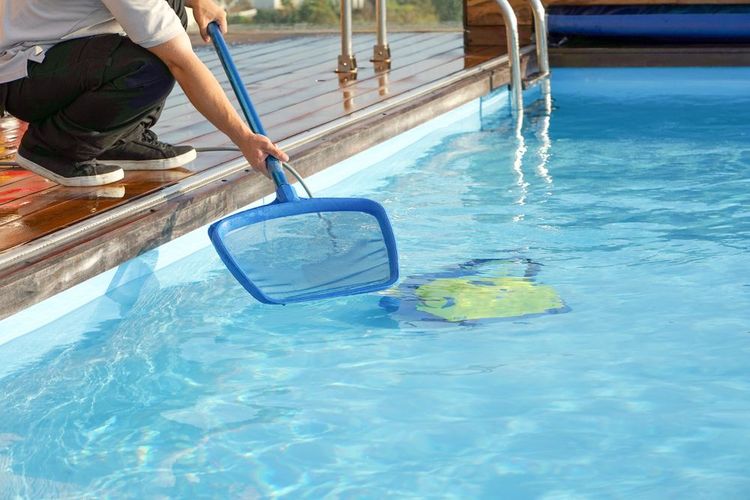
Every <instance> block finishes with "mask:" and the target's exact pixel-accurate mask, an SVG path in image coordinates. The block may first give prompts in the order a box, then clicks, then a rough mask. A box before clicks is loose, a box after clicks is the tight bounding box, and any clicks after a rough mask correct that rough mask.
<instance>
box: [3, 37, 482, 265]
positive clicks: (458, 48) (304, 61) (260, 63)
mask: <svg viewBox="0 0 750 500" xmlns="http://www.w3.org/2000/svg"><path fill="white" fill-rule="evenodd" d="M338 43H339V42H338V39H337V38H334V37H330V36H305V37H296V38H289V39H285V40H281V41H276V42H271V43H255V44H252V45H249V44H248V45H236V46H234V50H233V52H234V54H233V55H234V58H235V61H236V63H237V65H238V66H239V67H240V68H242V70H243V73H244V74H243V79H244V81H245V83H246V84H247V86H248V88H249V91H250V94H251V96H252V98H253V101H254V103H255V104H256V106H257V107H258V112H259V114H260V115H261V116H262V117H263V121H264V125H265V127H266V129H267V130H268V132H269V135H270V136H271V138H272V139H273V140H274V141H281V140H283V139H287V138H290V137H293V136H295V135H297V134H300V133H302V132H305V131H306V130H310V129H312V128H314V127H316V126H319V125H321V124H324V123H327V122H330V121H333V120H335V119H336V118H339V117H341V116H343V115H346V114H349V113H351V112H353V111H356V110H360V109H362V108H365V107H367V106H370V105H372V104H375V103H377V102H379V101H383V100H385V99H388V98H389V97H391V96H396V95H399V94H402V93H404V92H406V91H409V90H412V89H414V88H416V87H419V86H420V85H423V84H425V83H428V82H430V81H433V80H436V79H438V78H440V77H443V76H445V75H448V74H451V73H454V72H456V71H459V70H462V69H464V68H466V67H468V66H471V65H473V64H475V63H476V62H479V61H481V60H482V59H483V58H481V57H471V58H467V57H465V56H464V53H463V44H462V41H461V35H460V34H459V33H442V34H440V33H436V34H430V33H400V34H394V35H392V37H391V39H390V43H391V46H392V51H393V53H394V61H393V66H392V69H391V71H390V72H388V73H383V74H380V75H377V74H375V72H374V71H373V66H372V63H370V62H369V61H367V60H366V59H365V57H364V56H365V55H369V54H370V53H371V51H372V43H373V40H372V37H371V36H365V35H361V36H357V37H356V38H355V39H354V49H355V53H357V54H359V55H360V57H361V58H362V59H365V60H364V61H362V62H359V64H360V68H359V72H358V76H357V79H356V80H354V81H346V82H340V81H339V76H338V75H337V74H336V73H334V71H333V68H334V66H335V60H336V56H337V50H338V47H339V46H338ZM197 52H198V53H199V54H200V55H201V57H202V59H203V60H204V61H205V62H206V63H207V64H208V66H209V67H210V68H211V69H212V70H213V71H214V73H215V74H216V75H217V76H219V77H220V79H221V81H222V84H223V85H224V88H225V90H226V92H227V95H231V96H232V100H233V102H234V101H235V99H234V96H233V94H232V91H231V88H230V87H229V84H228V83H227V81H226V79H225V78H223V73H222V70H221V65H220V63H219V61H218V59H217V57H216V55H215V54H214V53H213V51H212V50H211V49H209V48H208V47H200V48H197ZM24 129H25V126H24V124H23V123H20V122H18V121H17V120H15V119H14V118H11V117H6V118H3V119H2V121H1V122H0V134H2V135H0V141H1V142H2V146H0V147H2V148H3V149H2V150H0V154H2V157H3V161H9V160H12V158H13V152H14V148H15V146H16V145H17V143H18V141H19V140H20V137H21V135H22V133H23V130H24ZM155 130H156V131H157V132H158V133H159V136H160V138H161V139H162V140H164V141H167V142H171V143H175V144H178V143H185V144H193V145H195V146H196V147H209V146H231V145H232V144H231V143H230V142H229V141H228V140H227V138H226V137H225V136H224V135H223V134H221V133H220V132H218V131H217V130H216V128H215V127H214V126H213V125H211V124H210V123H208V122H207V121H206V120H205V119H204V118H203V117H202V116H201V115H200V114H199V113H198V112H197V111H195V109H194V108H193V107H192V106H191V105H190V103H189V102H188V101H187V98H186V97H185V95H184V94H183V93H182V91H181V90H180V89H179V87H177V88H176V89H175V91H174V92H173V94H172V95H171V96H170V97H169V99H168V101H167V105H166V108H165V110H164V113H163V114H162V117H161V120H160V121H159V123H158V125H157V127H156V129H155ZM238 157H239V154H238V153H232V152H229V153H227V152H223V153H203V154H201V155H199V157H198V159H197V160H196V161H194V162H193V163H191V164H190V165H186V166H185V168H181V169H175V170H170V171H166V172H129V173H127V175H126V177H125V179H124V181H123V182H121V183H117V184H112V185H108V186H103V187H99V188H86V189H84V188H66V187H63V186H59V185H56V184H55V183H53V182H50V181H48V180H46V179H44V178H42V177H39V176H37V175H35V174H33V173H31V172H28V171H25V170H22V169H19V168H2V170H0V252H2V251H6V250H9V249H12V248H14V247H16V246H18V245H23V244H24V243H27V242H30V241H33V240H35V239H37V238H39V237H41V236H44V235H46V234H49V233H51V232H54V231H55V230H57V229H59V228H63V227H66V226H70V225H71V224H74V223H76V222H79V221H81V220H83V219H86V218H88V217H91V216H93V215H95V214H98V213H101V212H102V211H105V210H107V209H109V208H112V207H115V206H118V205H120V204H123V203H127V202H128V201H129V200H132V199H134V198H138V197H140V196H143V195H144V194H147V193H149V192H152V191H154V190H158V189H161V188H163V187H164V186H166V185H170V184H173V183H175V182H178V181H180V180H181V179H184V178H186V177H189V176H191V175H193V174H195V173H196V172H200V171H203V170H205V169H208V168H211V167H213V166H216V165H221V164H223V163H226V162H228V161H232V160H235V159H236V158H238Z"/></svg>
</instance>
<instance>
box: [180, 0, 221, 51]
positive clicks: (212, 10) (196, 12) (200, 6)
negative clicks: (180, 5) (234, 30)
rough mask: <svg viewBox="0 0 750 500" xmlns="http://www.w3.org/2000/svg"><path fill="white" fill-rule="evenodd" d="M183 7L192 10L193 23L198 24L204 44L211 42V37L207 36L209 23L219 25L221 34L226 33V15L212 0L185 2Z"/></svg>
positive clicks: (189, 0)
mask: <svg viewBox="0 0 750 500" xmlns="http://www.w3.org/2000/svg"><path fill="white" fill-rule="evenodd" d="M185 5H187V6H188V7H190V8H191V9H193V17H195V22H196V23H198V28H199V29H200V31H201V38H203V41H204V42H206V43H208V42H210V41H211V37H210V36H209V35H208V24H209V23H210V22H211V21H216V22H217V23H219V28H221V32H222V33H226V32H227V13H226V11H224V9H223V8H222V7H219V6H218V5H216V4H215V3H214V2H213V1H212V0H187V1H186V2H185Z"/></svg>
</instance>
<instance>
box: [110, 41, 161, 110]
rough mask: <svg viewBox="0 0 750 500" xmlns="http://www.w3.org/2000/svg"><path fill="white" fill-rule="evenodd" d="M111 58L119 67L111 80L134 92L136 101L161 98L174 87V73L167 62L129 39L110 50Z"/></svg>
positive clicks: (141, 103) (146, 102) (156, 101)
mask: <svg viewBox="0 0 750 500" xmlns="http://www.w3.org/2000/svg"><path fill="white" fill-rule="evenodd" d="M113 60H114V61H116V62H113V65H116V66H119V68H118V70H117V73H118V76H117V77H116V78H115V80H114V81H113V82H112V83H113V84H114V85H115V87H117V88H119V89H120V90H129V91H132V92H134V94H135V95H136V99H137V100H138V101H139V104H140V105H144V104H148V103H158V102H160V101H163V100H164V99H166V98H167V96H168V95H169V93H170V92H171V91H172V88H173V87H174V84H175V80H174V76H172V73H171V72H170V71H169V68H167V65H166V64H164V63H163V62H162V60H161V59H159V58H158V57H157V56H156V55H154V54H153V53H151V52H149V51H148V50H146V49H144V48H142V47H140V46H138V45H136V44H134V43H132V42H130V40H127V41H125V43H123V46H122V47H121V49H120V50H118V51H117V53H116V54H113Z"/></svg>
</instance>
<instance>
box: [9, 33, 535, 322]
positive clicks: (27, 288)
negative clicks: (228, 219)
mask: <svg viewBox="0 0 750 500" xmlns="http://www.w3.org/2000/svg"><path fill="white" fill-rule="evenodd" d="M521 55H522V58H523V59H522V68H523V69H524V71H523V72H524V73H528V72H529V71H528V70H527V68H528V69H531V66H533V64H534V62H535V55H534V46H533V45H531V46H527V47H524V48H523V49H522V51H521ZM509 81H510V71H509V68H508V57H507V56H501V57H498V58H495V59H492V60H490V61H487V62H485V63H482V64H479V65H477V66H474V67H472V68H469V69H467V70H464V71H461V72H458V73H455V74H453V75H450V76H448V77H445V78H443V79H440V80H437V81H435V82H434V83H432V84H431V85H426V86H424V87H421V88H419V89H415V90H413V91H410V92H407V93H405V94H402V95H400V96H397V97H394V98H392V99H389V100H387V101H385V102H383V103H381V104H378V105H374V106H371V107H369V108H366V109H363V110H360V111H357V112H354V113H352V114H350V115H348V116H346V117H344V118H341V119H338V120H335V121H333V122H329V123H327V124H325V125H322V126H320V127H317V128H315V129H311V130H309V131H307V132H303V133H302V134H298V135H296V136H294V137H292V138H289V139H286V140H283V141H280V145H281V146H282V147H283V148H284V149H286V150H287V151H288V152H289V153H290V156H291V157H292V158H293V165H294V166H295V168H296V169H297V170H298V171H299V172H300V173H301V174H302V176H303V177H307V176H309V175H312V174H314V173H316V172H318V171H321V170H323V169H325V168H327V167H329V166H331V165H333V164H335V163H337V162H339V161H342V160H344V159H346V158H348V157H350V156H352V155H354V154H356V153H359V152H361V151H363V150H365V149H368V148H370V147H372V146H375V145H377V144H379V143H380V142H383V141H385V140H387V139H389V138H391V137H394V136H396V135H398V134H400V133H403V132H405V131H407V130H409V129H411V128H413V127H415V126H417V125H420V124H421V123H424V122H426V121H428V120H430V119H431V118H434V117H436V116H438V115H440V114H442V113H445V112H448V111H450V110H451V109H454V108H456V107H458V106H460V105H462V104H465V103H467V102H469V101H471V100H473V99H476V98H478V97H481V96H483V95H486V94H488V93H489V92H490V91H492V90H494V89H497V88H500V87H502V86H505V85H507V84H508V83H509ZM272 193H273V185H272V183H271V181H269V180H267V179H265V178H264V177H263V176H261V175H260V174H258V173H256V172H254V171H253V170H252V169H251V168H250V167H249V165H248V164H247V162H246V161H244V159H237V160H236V161H234V162H230V163H227V164H225V165H221V166H218V167H214V168H211V169H208V170H206V171H204V172H200V173H198V174H195V175H193V176H191V177H189V178H187V179H185V180H182V181H180V182H178V183H176V184H175V185H173V186H169V187H166V188H164V189H162V190H160V191H158V192H156V193H153V194H150V195H147V196H144V197H143V198H140V199H137V200H134V201H131V202H129V203H128V204H126V205H124V206H121V207H117V208H113V209H111V210H108V211H106V212H104V213H102V214H101V215H98V216H95V217H93V218H91V219H88V220H86V221H83V222H81V223H79V224H76V225H73V226H71V227H69V228H65V229H61V230H59V231H57V232H55V233H53V234H50V235H48V236H45V237H42V238H39V239H38V240H36V241H34V242H31V243H29V244H27V245H23V246H21V247H18V248H15V249H11V250H9V251H6V252H3V253H0V296H2V297H3V300H2V301H1V302H0V319H3V318H5V317H8V316H10V315H12V314H14V313H15V312H18V311H19V310H22V309H24V308H26V307H28V306H31V305H33V304H34V303H37V302H39V301H41V300H43V299H45V298H48V297H50V296H52V295H54V294H56V293H59V292H61V291H63V290H65V289H67V288H69V287H71V286H73V285H76V284H78V283H80V282H82V281H84V280H86V279H88V278H91V277H93V276H95V275H97V274H100V273H102V272H104V271H107V270H108V269H110V268H112V267H115V266H117V265H119V264H120V263H122V262H124V261H127V260H129V259H132V258H134V257H136V256H138V255H140V254H142V253H144V252H146V251H148V250H152V249H154V248H156V247H158V246H160V245H162V244H164V243H166V242H168V241H170V240H172V239H174V238H177V237H179V236H181V235H183V234H186V233H188V232H190V231H192V230H195V229H197V228H199V227H201V226H204V225H206V224H208V223H210V222H211V221H213V220H216V219H217V218H220V217H222V216H224V215H226V214H228V213H230V212H232V211H235V210H238V209H240V208H242V207H244V206H247V205H249V204H251V203H253V202H255V201H257V200H259V199H261V198H262V197H264V196H267V195H269V194H272Z"/></svg>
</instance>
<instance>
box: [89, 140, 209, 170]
mask: <svg viewBox="0 0 750 500" xmlns="http://www.w3.org/2000/svg"><path fill="white" fill-rule="evenodd" d="M196 156H197V154H196V152H195V148H193V147H192V146H172V145H171V144H167V143H164V142H161V141H160V140H159V139H158V138H157V137H156V134H155V133H154V132H152V131H151V130H146V131H144V132H143V136H142V137H141V138H140V139H138V140H135V141H130V142H126V143H125V144H122V145H120V146H115V147H114V148H112V149H110V150H108V151H105V152H104V153H102V154H100V155H99V157H97V161H98V162H99V163H103V164H105V165H117V166H119V167H121V168H122V169H123V170H168V169H170V168H176V167H181V166H183V165H185V164H186V163H189V162H191V161H193V160H195V157H196Z"/></svg>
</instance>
